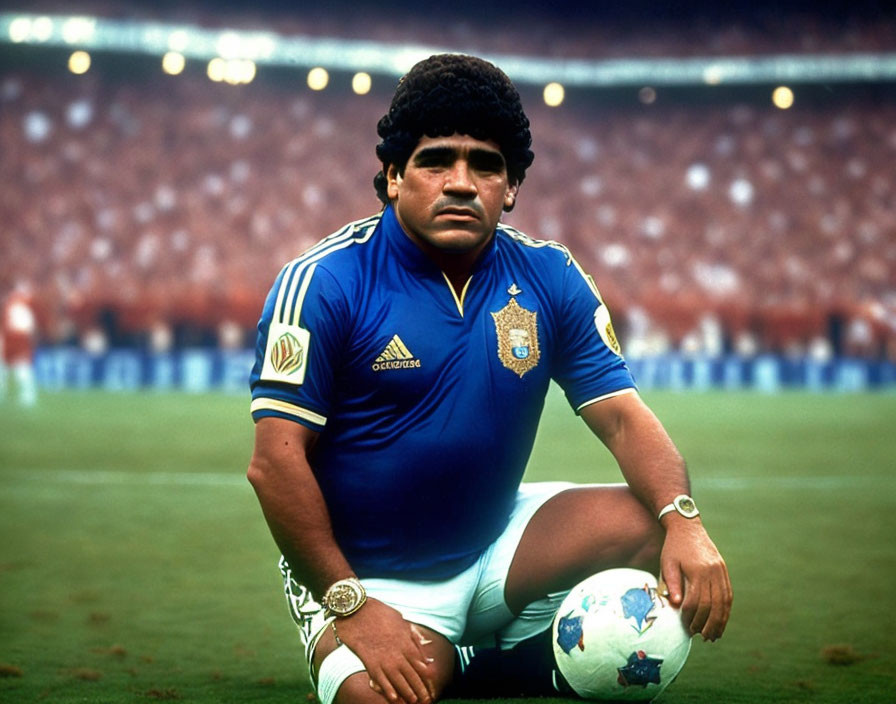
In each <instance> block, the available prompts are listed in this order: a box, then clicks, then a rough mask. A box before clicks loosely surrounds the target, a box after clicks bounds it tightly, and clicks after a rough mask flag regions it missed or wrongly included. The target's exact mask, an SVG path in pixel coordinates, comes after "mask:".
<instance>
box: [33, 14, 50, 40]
mask: <svg viewBox="0 0 896 704" xmlns="http://www.w3.org/2000/svg"><path fill="white" fill-rule="evenodd" d="M31 36H32V37H33V38H34V39H35V40H37V41H39V42H45V41H48V40H49V39H50V37H52V36H53V20H52V19H50V18H49V17H45V16H41V17H38V18H36V19H35V20H34V22H32V23H31Z"/></svg>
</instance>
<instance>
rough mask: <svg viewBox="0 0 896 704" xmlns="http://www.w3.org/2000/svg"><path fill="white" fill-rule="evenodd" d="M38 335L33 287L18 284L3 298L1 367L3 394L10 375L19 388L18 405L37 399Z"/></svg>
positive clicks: (17, 388)
mask: <svg viewBox="0 0 896 704" xmlns="http://www.w3.org/2000/svg"><path fill="white" fill-rule="evenodd" d="M36 339H37V319H36V317H35V315H34V309H33V307H32V295H31V287H30V286H29V285H28V284H27V283H21V282H20V283H18V284H16V287H15V289H14V290H13V292H12V293H10V294H9V296H7V297H6V300H4V301H3V317H2V320H0V350H2V361H3V368H2V370H0V395H5V392H6V388H7V377H8V376H10V374H11V376H12V379H13V381H14V384H15V386H16V390H17V392H18V402H19V405H21V406H25V407H29V408H30V407H32V406H34V404H35V403H37V381H36V379H35V374H34V345H35V341H36Z"/></svg>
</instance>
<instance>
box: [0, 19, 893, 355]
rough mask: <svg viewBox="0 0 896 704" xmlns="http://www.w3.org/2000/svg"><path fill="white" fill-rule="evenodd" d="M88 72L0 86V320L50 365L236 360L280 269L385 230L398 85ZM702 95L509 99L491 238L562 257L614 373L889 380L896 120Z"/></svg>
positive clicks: (828, 105) (876, 113)
mask: <svg viewBox="0 0 896 704" xmlns="http://www.w3.org/2000/svg"><path fill="white" fill-rule="evenodd" d="M887 31H889V30H887ZM847 34H848V33H847ZM885 34H886V32H885ZM570 51H572V50H570ZM105 61H106V63H107V65H108V64H109V63H113V64H114V63H116V61H117V59H116V57H106V58H105ZM102 62H103V59H102V58H101V57H100V58H98V59H97V64H98V66H97V69H96V70H91V71H90V72H89V73H87V74H86V75H84V76H72V75H69V74H64V73H62V72H61V71H58V72H56V73H53V72H47V71H44V70H38V69H33V70H32V69H28V68H20V69H11V68H5V69H3V70H2V72H0V152H2V154H3V158H2V162H0V177H2V180H3V183H4V188H3V189H2V192H0V222H2V228H3V235H2V238H3V243H4V244H3V256H2V258H0V297H2V295H3V294H4V293H6V292H7V291H11V290H13V289H14V288H15V287H16V286H17V284H19V283H20V282H23V281H25V282H28V283H29V285H30V286H31V287H32V288H33V290H34V303H35V309H36V311H37V317H38V320H39V323H40V337H41V340H42V341H43V342H45V343H50V344H52V343H59V342H80V343H81V344H84V345H87V346H92V347H96V348H102V347H103V346H109V345H145V346H148V347H152V348H158V349H163V348H165V347H167V346H170V345H172V344H177V345H193V344H222V345H225V346H232V347H238V346H244V345H247V344H250V342H251V340H252V330H253V328H254V325H255V322H256V320H257V316H258V314H259V310H260V306H261V302H262V300H263V297H264V294H265V293H266V291H267V288H268V286H269V285H270V283H271V281H272V280H273V277H274V276H275V275H276V272H277V269H278V267H279V266H280V265H282V264H283V263H284V262H286V261H287V260H289V259H290V258H292V257H294V256H296V255H297V254H299V253H300V252H301V251H303V250H304V249H305V248H307V247H308V246H310V245H311V244H313V243H314V242H315V241H317V240H318V239H320V238H321V237H323V236H324V235H326V234H328V233H329V232H332V231H333V230H335V229H337V228H338V227H339V226H341V225H342V224H343V223H344V222H345V221H347V220H349V219H354V218H361V217H364V216H366V215H368V214H370V213H371V212H374V211H376V210H377V209H378V208H379V202H378V201H377V200H376V197H375V194H374V190H373V187H372V185H371V182H372V177H373V175H374V173H375V172H376V171H377V170H378V168H379V164H378V163H377V161H376V158H375V155H374V151H373V147H374V145H375V143H376V141H377V138H376V133H375V125H376V121H377V119H378V118H379V116H380V115H381V114H382V113H383V112H384V110H385V107H386V105H385V103H386V99H387V98H386V95H387V94H388V93H389V91H390V90H391V89H392V87H393V85H392V81H389V83H390V84H389V85H380V86H376V85H375V89H374V91H372V92H371V93H370V94H368V95H363V96H359V95H354V94H352V93H351V92H350V90H349V89H348V79H347V78H346V77H341V78H340V77H334V80H333V83H332V85H331V87H330V88H329V89H328V90H326V91H322V92H313V91H311V90H309V89H308V88H307V87H306V86H305V85H304V82H303V79H304V76H303V75H299V74H295V75H292V76H285V75H279V76H278V77H276V78H269V79H264V78H263V77H260V78H259V79H258V80H256V81H255V82H254V83H252V84H251V85H248V86H242V87H233V86H229V85H223V84H216V83H212V82H211V81H209V80H208V79H207V78H206V77H205V76H204V73H203V71H202V68H201V67H200V68H195V67H194V69H193V70H188V71H187V72H186V73H185V74H183V75H180V76H176V77H173V76H166V75H162V74H161V73H160V72H159V73H158V74H155V73H150V74H147V72H146V70H145V66H143V65H140V67H138V68H134V69H133V70H130V69H129V68H128V67H127V66H124V67H122V66H120V65H119V66H116V69H117V70H105V71H104V70H103V69H102V67H101V64H102ZM340 81H341V83H340ZM380 81H381V83H385V81H383V80H382V79H380ZM703 90H704V92H699V91H698V92H697V94H696V97H695V99H694V100H690V99H683V98H682V96H681V95H679V96H678V97H677V98H670V97H667V95H666V94H664V93H662V91H660V93H659V98H658V99H657V100H655V101H654V100H653V99H649V100H648V99H646V98H645V96H644V95H642V98H645V99H643V100H642V101H640V102H639V101H638V100H634V99H631V98H630V97H629V98H626V99H621V98H619V95H618V94H616V93H603V94H601V93H593V94H590V95H586V94H576V95H570V96H569V99H568V100H567V102H566V103H565V104H564V105H562V106H561V107H559V108H549V107H547V106H545V105H544V104H543V103H542V102H541V97H540V95H539V94H538V93H537V92H535V91H532V90H528V89H525V88H524V89H523V93H524V96H523V97H524V100H525V103H526V106H527V111H528V112H529V116H530V119H531V121H532V127H533V135H534V140H535V142H534V145H533V147H534V151H535V154H536V160H535V164H534V165H533V168H532V169H531V170H530V172H529V175H528V177H527V179H526V182H525V183H524V185H523V188H522V192H521V199H520V202H519V205H518V207H517V208H516V209H515V210H514V212H513V213H512V214H510V215H508V216H507V217H506V220H507V221H508V222H509V223H510V224H512V225H514V226H516V227H518V228H520V229H522V230H523V231H525V232H527V233H529V234H531V235H533V236H536V237H540V238H549V239H556V240H559V241H562V242H564V243H567V244H569V245H570V246H571V248H572V249H573V251H574V252H575V253H576V254H577V256H578V258H579V259H580V260H581V262H582V264H583V265H584V267H585V268H586V269H587V270H589V271H590V272H592V273H593V274H594V276H595V279H596V280H597V282H598V285H599V286H600V288H601V290H602V292H603V294H604V296H605V298H606V299H607V300H608V302H609V304H610V307H611V310H613V311H614V312H615V322H616V325H617V328H619V331H620V334H621V337H622V338H623V340H624V342H626V343H627V350H628V353H629V354H635V355H637V354H649V353H650V352H661V351H664V350H666V349H669V348H670V347H674V348H678V349H682V350H685V351H694V352H701V351H702V352H704V353H716V352H721V351H723V350H737V351H739V352H741V353H743V354H753V353H756V352H757V351H760V350H769V351H774V352H780V353H787V354H795V355H798V354H813V355H817V356H822V357H823V356H830V355H835V354H850V355H859V356H866V357H886V358H889V359H896V192H894V190H896V189H894V185H893V183H892V179H891V172H892V164H893V163H894V160H896V101H894V100H893V99H892V97H890V98H886V97H883V96H882V92H881V93H880V94H877V95H874V94H873V93H869V92H868V91H864V92H856V91H853V90H850V89H847V88H845V87H835V88H834V89H833V91H832V94H831V95H830V96H829V97H828V98H826V99H824V100H818V101H808V102H803V103H802V104H801V102H800V94H799V93H798V95H797V103H796V105H795V106H794V107H793V108H791V109H790V110H778V109H776V108H774V107H773V106H772V105H771V103H770V102H767V99H768V97H767V95H764V96H763V100H756V99H755V98H754V96H752V95H747V94H745V95H744V96H742V97H735V98H730V99H728V98H726V99H724V100H711V99H707V98H706V94H705V91H706V90H708V89H703ZM653 97H656V94H654V96H653ZM810 103H811V104H810Z"/></svg>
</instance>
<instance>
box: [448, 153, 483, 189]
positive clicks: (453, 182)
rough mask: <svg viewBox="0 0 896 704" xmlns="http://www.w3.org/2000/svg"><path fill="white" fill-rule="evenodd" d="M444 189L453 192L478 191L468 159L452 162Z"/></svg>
mask: <svg viewBox="0 0 896 704" xmlns="http://www.w3.org/2000/svg"><path fill="white" fill-rule="evenodd" d="M444 190H445V191H447V192H451V193H468V194H475V193H476V183H475V182H474V181H473V174H472V173H471V172H470V165H469V164H468V163H467V161H466V159H458V160H457V161H455V162H454V164H452V166H451V169H450V170H449V171H448V176H447V177H446V179H445V186H444Z"/></svg>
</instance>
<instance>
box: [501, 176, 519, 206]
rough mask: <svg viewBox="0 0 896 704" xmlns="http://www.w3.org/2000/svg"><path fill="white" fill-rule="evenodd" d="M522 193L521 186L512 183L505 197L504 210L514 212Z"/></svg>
mask: <svg viewBox="0 0 896 704" xmlns="http://www.w3.org/2000/svg"><path fill="white" fill-rule="evenodd" d="M519 192H520V185H519V184H518V183H512V184H510V185H509V186H508V187H507V193H506V194H505V195H504V210H505V211H506V212H508V213H509V212H510V211H511V210H513V206H514V205H516V197H517V195H518V194H519Z"/></svg>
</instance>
